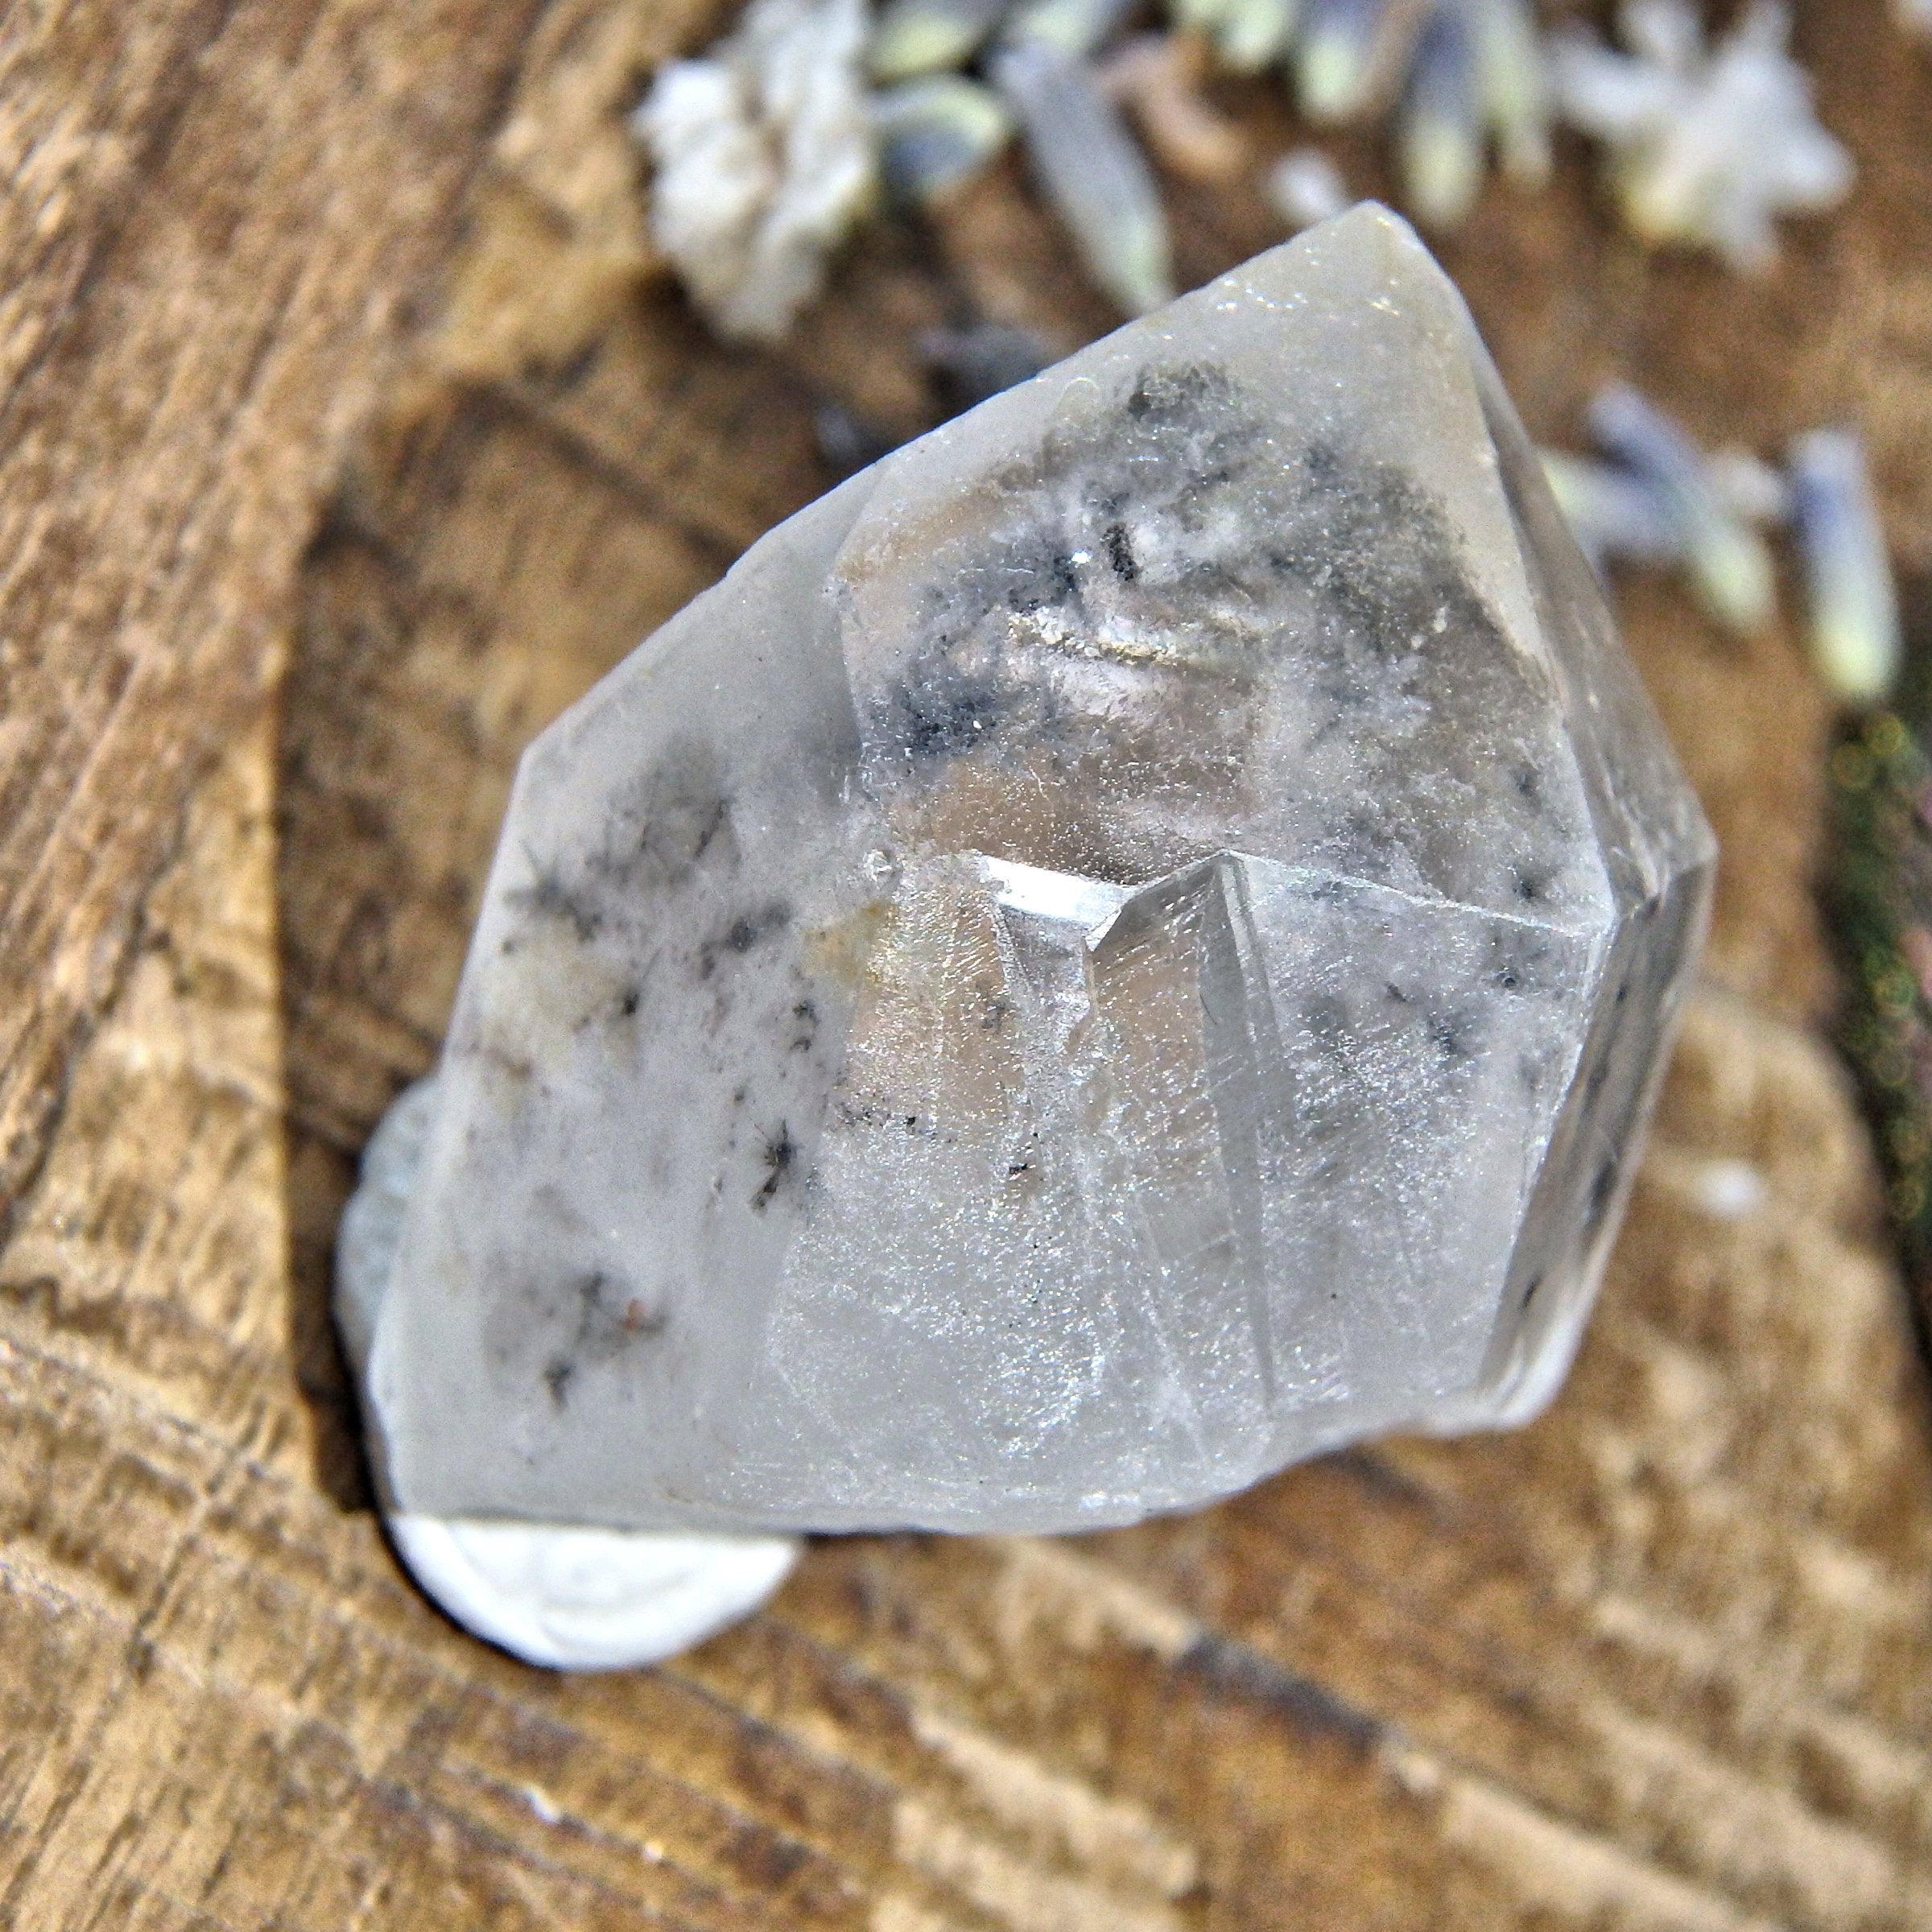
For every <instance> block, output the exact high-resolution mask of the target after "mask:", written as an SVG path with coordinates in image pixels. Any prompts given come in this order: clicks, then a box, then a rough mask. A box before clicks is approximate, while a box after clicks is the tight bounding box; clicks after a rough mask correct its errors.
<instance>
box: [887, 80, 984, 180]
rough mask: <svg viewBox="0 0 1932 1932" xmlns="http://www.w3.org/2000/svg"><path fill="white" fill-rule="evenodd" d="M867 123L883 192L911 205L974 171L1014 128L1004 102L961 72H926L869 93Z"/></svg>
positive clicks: (972, 173)
mask: <svg viewBox="0 0 1932 1932" xmlns="http://www.w3.org/2000/svg"><path fill="white" fill-rule="evenodd" d="M872 124H873V130H874V132H875V133H876V134H877V136H878V140H879V171H880V174H881V175H882V177H883V178H884V180H885V183H886V190H887V192H889V193H890V194H891V195H892V196H893V197H894V199H895V200H899V201H902V202H910V203H914V204H917V203H920V202H925V201H930V200H934V199H935V197H937V196H942V195H944V194H946V193H947V192H949V191H950V190H951V189H952V188H957V187H958V186H959V185H960V183H961V182H963V181H964V180H968V179H969V178H970V177H971V176H972V175H976V174H977V173H978V172H979V171H980V169H981V168H982V167H985V165H986V164H987V163H988V162H989V161H990V160H992V159H993V156H994V155H997V154H998V153H999V151H1000V150H1001V148H1003V147H1005V145H1006V143H1007V142H1009V140H1011V139H1012V138H1013V114H1012V112H1011V110H1010V109H1009V108H1008V107H1007V105H1006V104H1005V101H1002V100H1001V98H1000V97H999V96H998V95H997V94H996V93H994V92H993V89H991V88H989V87H984V86H982V85H980V83H979V82H978V81H969V80H968V79H967V78H966V77H965V76H964V75H963V74H929V75H927V76H924V77H923V78H922V79H920V80H917V81H902V82H901V83H900V84H899V85H898V86H897V87H890V88H886V89H884V90H882V91H881V92H880V93H876V94H874V95H873V97H872Z"/></svg>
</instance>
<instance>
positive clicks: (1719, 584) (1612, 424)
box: [1590, 384, 1777, 631]
mask: <svg viewBox="0 0 1932 1932" xmlns="http://www.w3.org/2000/svg"><path fill="white" fill-rule="evenodd" d="M1590 427H1591V431H1592V433H1593V434H1594V435H1595V436H1596V440H1598V442H1599V443H1600V444H1602V445H1603V446H1604V448H1605V449H1607V450H1608V452H1610V453H1611V454H1612V456H1615V457H1616V459H1617V460H1618V461H1619V462H1620V463H1622V464H1624V466H1625V467H1626V468H1627V469H1631V470H1633V471H1634V472H1635V473H1637V475H1638V476H1639V477H1641V478H1642V479H1643V481H1645V482H1646V483H1647V484H1649V485H1650V486H1651V488H1653V489H1654V490H1655V491H1656V492H1657V495H1658V497H1659V498H1660V500H1661V501H1662V502H1664V503H1666V505H1667V506H1669V510H1670V517H1671V519H1672V521H1673V522H1674V524H1675V525H1676V526H1677V528H1678V531H1679V532H1680V535H1681V537H1682V543H1683V555H1684V561H1685V563H1686V566H1687V567H1688V568H1689V569H1690V572H1691V580H1692V582H1693V583H1694V584H1695V586H1696V588H1697V591H1698V594H1699V597H1700V598H1701V599H1702V600H1703V604H1704V605H1705V607H1706V608H1707V609H1708V610H1709V611H1710V613H1711V615H1712V616H1713V617H1715V618H1717V619H1718V621H1719V622H1720V623H1723V624H1726V625H1729V626H1730V627H1731V629H1732V630H1740V631H1746V630H1756V629H1757V627H1758V626H1759V625H1763V624H1765V623H1768V622H1769V621H1770V618H1771V614H1772V612H1773V609H1775V608H1776V603H1777V592H1776V588H1775V584H1774V580H1773V575H1772V570H1771V555H1770V552H1769V551H1768V550H1767V549H1766V548H1765V542H1764V539H1763V538H1762V537H1761V536H1760V535H1758V533H1757V531H1756V530H1753V529H1752V527H1751V526H1750V525H1749V524H1748V522H1745V521H1744V518H1741V517H1740V516H1739V515H1738V514H1737V513H1736V510H1734V509H1732V506H1730V505H1729V504H1728V503H1727V502H1725V501H1724V498H1723V497H1721V496H1720V495H1719V493H1718V491H1717V489H1715V487H1714V486H1713V484H1712V481H1711V475H1710V473H1709V470H1708V469H1707V465H1706V463H1705V460H1704V458H1703V453H1702V452H1700V451H1699V448H1698V447H1697V445H1696V444H1695V443H1693V442H1692V441H1691V439H1690V438H1689V437H1688V436H1686V435H1685V434H1684V432H1683V431H1682V430H1681V429H1680V428H1678V426H1677V424H1676V423H1673V422H1672V421H1671V420H1670V418H1669V417H1668V416H1666V415H1665V414H1664V413H1663V411H1662V410H1660V409H1658V408H1657V407H1656V406H1655V404H1653V403H1650V402H1649V401H1647V400H1646V399H1645V398H1644V397H1642V396H1641V395H1639V394H1637V391H1636V390H1633V389H1632V388H1630V387H1629V386H1628V385H1625V384H1618V385H1617V386H1615V387H1613V388H1611V389H1607V390H1604V392H1603V393H1602V394H1600V395H1599V396H1598V397H1597V398H1596V401H1595V402H1594V403H1591V406H1590Z"/></svg>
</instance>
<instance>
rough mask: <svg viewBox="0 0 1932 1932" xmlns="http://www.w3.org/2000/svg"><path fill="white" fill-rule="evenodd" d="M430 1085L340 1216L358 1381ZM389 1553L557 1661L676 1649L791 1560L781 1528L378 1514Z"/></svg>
mask: <svg viewBox="0 0 1932 1932" xmlns="http://www.w3.org/2000/svg"><path fill="white" fill-rule="evenodd" d="M434 1097H435V1083H434V1081H433V1080H419V1081H418V1082H417V1083H416V1084H415V1085H414V1086H413V1087H411V1088H407V1090H406V1091H405V1092H403V1094H402V1095H401V1096H398V1099H397V1100H396V1102H395V1104H394V1105H393V1106H392V1107H391V1108H390V1110H389V1112H388V1113H386V1114H385V1115H384V1116H383V1117H382V1122H381V1124H380V1125H378V1127H377V1129H376V1132H375V1133H374V1137H372V1138H371V1140H370V1141H369V1148H368V1151H367V1152H366V1153H365V1154H364V1156H363V1159H362V1177H361V1185H360V1186H359V1187H357V1190H356V1192H355V1194H354V1195H353V1197H352V1198H351V1199H350V1201H349V1207H348V1208H347V1210H346V1211H345V1213H344V1215H343V1217H342V1236H341V1245H340V1247H339V1249H338V1251H337V1257H336V1320H337V1323H339V1325H340V1327H341V1331H342V1335H343V1340H344V1342H345V1345H346V1347H347V1348H348V1350H349V1355H350V1357H351V1360H352V1361H353V1364H354V1365H355V1369H356V1373H357V1379H358V1380H360V1379H361V1373H362V1369H363V1365H364V1364H365V1361H366V1360H367V1356H368V1350H369V1337H370V1336H371V1335H372V1334H373V1333H374V1327H375V1317H376V1311H377V1310H378V1307H380V1306H381V1303H382V1297H383V1294H385V1292H386V1290H387V1288H388V1286H389V1280H390V1272H391V1270H392V1269H393V1268H394V1263H395V1257H396V1249H397V1245H398V1241H399V1239H400V1236H401V1234H402V1231H403V1210H404V1208H406V1206H407V1203H408V1199H409V1193H410V1188H411V1185H412V1183H413V1182H414V1180H415V1174H416V1170H417V1167H418V1165H419V1162H420V1161H421V1158H422V1153H423V1141H424V1138H425V1137H426V1135H427V1132H428V1128H429V1122H430V1118H431V1112H432V1110H433V1104H434ZM384 1525H385V1527H386V1529H387V1530H388V1532H389V1536H390V1542H392V1543H394V1546H395V1549H396V1553H397V1554H398V1555H399V1556H400V1557H401V1558H402V1559H403V1563H405V1564H406V1565H407V1567H408V1568H409V1571H410V1573H411V1575H412V1576H414V1577H415V1579H416V1581H417V1583H419V1584H420V1585H421V1586H422V1587H423V1591H424V1592H425V1593H426V1594H427V1596H429V1597H430V1599H431V1600H432V1601H433V1602H435V1603H436V1604H438V1605H439V1606H440V1608H442V1609H444V1611H446V1612H448V1614H449V1615H450V1616H452V1617H453V1618H454V1619H455V1620H456V1622H458V1623H459V1624H462V1625H463V1627H464V1629H468V1630H472V1631H474V1632H475V1633H476V1634H477V1636H478V1637H483V1638H485V1639H486V1640H487V1641H489V1642H490V1643H493V1644H495V1645H498V1646H499V1647H500V1648H502V1649H505V1650H507V1651H509V1652H510V1653H511V1654H512V1655H513V1656H516V1657H522V1658H523V1659H524V1661H525V1662H528V1663H532V1664H541V1665H544V1666H547V1667H549V1668H550V1669H551V1670H629V1669H631V1668H633V1667H634V1666H638V1665H640V1664H653V1663H657V1662H660V1661H661V1660H662V1659H663V1658H665V1657H673V1656H675V1655H676V1654H677V1653H679V1651H681V1650H687V1649H690V1648H691V1645H694V1644H700V1643H702V1642H703V1641H704V1640H705V1638H707V1637H712V1636H714V1635H716V1633H717V1632H719V1631H720V1630H722V1629H726V1628H728V1627H729V1625H731V1624H735V1623H737V1621H738V1620H740V1619H741V1618H742V1617H745V1616H749V1615H750V1613H751V1612H753V1610H755V1609H757V1608H758V1606H759V1605H760V1604H762V1603H763V1602H764V1601H765V1600H766V1598H767V1597H769V1596H770V1595H771V1593H772V1592H773V1591H774V1590H776V1589H777V1588H778V1585H779V1584H780V1583H782V1582H783V1581H784V1580H785V1578H786V1575H788V1574H789V1573H790V1571H791V1567H792V1565H793V1564H794V1563H795V1562H796V1561H797V1560H798V1553H799V1539H798V1538H795V1537H789V1536H724V1535H709V1534H685V1535H680V1534H667V1533H664V1532H659V1531H652V1530H605V1529H599V1528H596V1527H592V1526H588V1525H577V1524H564V1523H526V1522H513V1521H503V1520H489V1519H483V1518H464V1517H436V1516H423V1515H418V1514H415V1513H411V1512H408V1511H396V1512H386V1513H385V1516H384Z"/></svg>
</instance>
